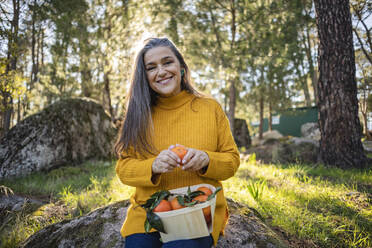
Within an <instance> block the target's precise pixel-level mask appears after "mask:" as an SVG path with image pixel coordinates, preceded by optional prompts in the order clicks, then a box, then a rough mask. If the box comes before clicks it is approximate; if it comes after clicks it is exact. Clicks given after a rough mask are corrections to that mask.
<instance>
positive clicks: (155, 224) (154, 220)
mask: <svg viewBox="0 0 372 248" xmlns="http://www.w3.org/2000/svg"><path fill="white" fill-rule="evenodd" d="M146 216H147V220H148V222H149V223H150V225H151V227H152V228H154V229H156V230H158V231H159V232H162V233H166V232H165V230H164V226H163V222H162V221H161V219H160V217H159V216H158V215H157V214H155V213H153V212H150V211H149V212H147V215H146Z"/></svg>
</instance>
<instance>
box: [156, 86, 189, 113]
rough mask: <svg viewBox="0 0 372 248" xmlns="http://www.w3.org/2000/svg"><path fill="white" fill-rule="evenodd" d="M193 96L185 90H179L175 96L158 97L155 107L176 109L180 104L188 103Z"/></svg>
mask: <svg viewBox="0 0 372 248" xmlns="http://www.w3.org/2000/svg"><path fill="white" fill-rule="evenodd" d="M193 98H194V95H193V94H190V93H188V92H187V91H186V90H183V91H181V92H180V93H178V94H177V95H175V96H170V97H160V96H159V97H158V99H157V104H156V107H158V108H161V109H177V108H179V107H181V106H182V105H184V104H186V103H188V102H189V101H191V100H192V99H193Z"/></svg>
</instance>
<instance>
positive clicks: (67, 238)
mask: <svg viewBox="0 0 372 248" xmlns="http://www.w3.org/2000/svg"><path fill="white" fill-rule="evenodd" d="M228 205H229V209H230V213H231V215H230V219H229V223H228V225H227V227H226V229H225V236H221V237H220V239H219V241H218V244H217V247H218V248H222V247H224V248H225V247H226V248H227V247H228V248H234V247H239V248H244V247H262V248H264V247H265V248H282V247H283V248H284V247H288V246H287V245H286V244H285V242H284V241H283V240H281V239H280V238H279V237H278V236H277V235H276V233H274V232H273V231H272V230H271V229H270V228H269V227H268V226H267V225H266V224H265V223H264V222H263V221H262V220H261V219H260V218H259V217H257V216H256V215H255V214H254V212H253V211H251V210H250V209H249V208H248V207H247V206H244V205H242V204H239V203H237V202H234V201H232V200H229V199H228ZM128 206H129V201H128V200H126V201H121V202H117V203H114V204H111V205H109V206H106V207H103V208H100V209H97V210H95V211H93V212H91V213H89V214H87V215H86V216H82V217H79V218H75V219H72V220H66V221H62V222H60V223H56V224H53V225H50V226H48V227H46V228H44V229H42V230H40V231H39V232H37V233H35V234H34V235H32V236H31V237H30V238H29V239H28V240H26V242H25V243H24V244H23V246H22V247H23V248H36V247H40V248H41V247H60V248H63V247H66V248H67V247H68V248H74V247H76V248H78V247H102V248H112V247H115V248H119V247H124V244H125V240H124V238H122V237H121V235H120V232H119V231H120V228H121V225H122V223H123V220H124V218H125V214H126V211H127V208H128Z"/></svg>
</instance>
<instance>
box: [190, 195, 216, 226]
mask: <svg viewBox="0 0 372 248" xmlns="http://www.w3.org/2000/svg"><path fill="white" fill-rule="evenodd" d="M207 198H208V196H207V195H199V196H197V197H195V198H194V199H193V200H192V201H199V202H205V201H207ZM203 214H204V218H205V221H206V222H207V223H210V222H211V220H212V214H211V206H209V207H206V208H203Z"/></svg>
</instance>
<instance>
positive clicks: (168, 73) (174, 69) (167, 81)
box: [144, 47, 184, 97]
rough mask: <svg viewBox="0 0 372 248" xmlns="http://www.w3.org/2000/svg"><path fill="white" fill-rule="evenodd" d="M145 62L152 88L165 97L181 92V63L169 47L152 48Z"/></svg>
mask: <svg viewBox="0 0 372 248" xmlns="http://www.w3.org/2000/svg"><path fill="white" fill-rule="evenodd" d="M144 62H145V67H146V75H147V79H148V81H149V84H150V87H151V89H153V90H154V91H155V92H156V93H158V94H159V95H161V96H164V97H168V96H174V95H177V94H178V93H180V92H181V65H180V63H179V62H178V59H177V58H176V56H175V55H174V53H173V52H172V51H171V50H170V49H169V48H168V47H155V48H153V49H151V50H150V51H148V52H147V53H146V55H145V57H144ZM182 70H184V69H183V68H182Z"/></svg>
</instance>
